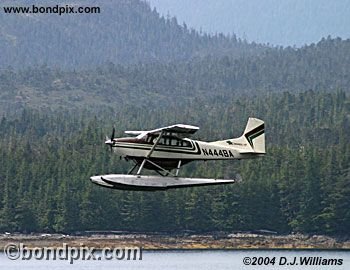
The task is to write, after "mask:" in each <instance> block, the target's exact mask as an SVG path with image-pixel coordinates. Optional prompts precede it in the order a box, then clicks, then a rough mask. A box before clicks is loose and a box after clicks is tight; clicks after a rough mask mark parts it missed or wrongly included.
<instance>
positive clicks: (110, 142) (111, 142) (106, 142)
mask: <svg viewBox="0 0 350 270" xmlns="http://www.w3.org/2000/svg"><path fill="white" fill-rule="evenodd" d="M114 136H115V127H113V131H112V136H111V138H110V139H108V137H107V136H106V141H105V144H107V145H109V147H110V149H111V152H112V147H113V143H114Z"/></svg>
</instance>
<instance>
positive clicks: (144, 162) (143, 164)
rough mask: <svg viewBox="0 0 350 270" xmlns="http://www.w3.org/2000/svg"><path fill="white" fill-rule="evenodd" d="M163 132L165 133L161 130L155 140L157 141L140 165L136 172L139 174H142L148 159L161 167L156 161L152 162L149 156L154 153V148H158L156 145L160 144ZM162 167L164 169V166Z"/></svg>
mask: <svg viewBox="0 0 350 270" xmlns="http://www.w3.org/2000/svg"><path fill="white" fill-rule="evenodd" d="M163 133H164V131H163V130H161V131H160V133H159V136H158V138H157V140H156V141H155V143H154V144H153V146H152V148H151V150H149V152H148V153H147V155H146V157H145V159H144V160H143V161H142V163H141V166H140V168H139V169H138V171H137V173H136V174H137V175H140V174H141V171H142V169H143V167H144V166H145V164H146V161H148V162H150V163H152V164H153V165H155V166H156V167H160V166H159V165H157V164H155V163H154V162H151V161H150V160H149V158H150V157H151V155H152V153H153V151H154V149H155V148H156V146H157V145H158V143H159V141H160V139H161V138H162V136H163ZM160 168H161V169H162V170H164V169H163V168H162V167H160Z"/></svg>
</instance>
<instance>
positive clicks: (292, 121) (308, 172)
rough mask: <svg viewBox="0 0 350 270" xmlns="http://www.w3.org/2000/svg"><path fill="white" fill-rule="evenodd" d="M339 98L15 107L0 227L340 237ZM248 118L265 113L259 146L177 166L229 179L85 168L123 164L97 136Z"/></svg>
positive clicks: (343, 170)
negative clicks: (117, 178) (224, 182)
mask: <svg viewBox="0 0 350 270" xmlns="http://www.w3.org/2000/svg"><path fill="white" fill-rule="evenodd" d="M349 112H350V99H349V97H347V96H346V94H345V93H344V92H341V91H336V92H334V93H317V92H314V91H307V92H302V93H299V94H292V93H288V92H286V93H284V94H268V95H264V96H261V97H259V98H255V99H252V98H250V97H241V98H239V99H235V98H233V99H220V98H214V99H212V101H211V103H210V104H208V103H207V102H206V101H203V100H197V101H196V102H195V103H194V104H193V106H191V107H188V106H186V105H181V104H176V105H169V106H168V107H167V108H144V109H142V108H140V109H137V108H134V107H133V106H128V105H123V104H120V106H119V107H116V108H115V110H114V111H112V110H109V109H106V110H105V112H101V113H100V114H99V115H98V116H97V117H91V116H89V115H90V114H91V113H90V112H88V108H87V112H85V113H84V112H82V113H81V114H80V115H77V114H76V115H75V116H72V115H70V114H67V113H64V112H57V111H56V112H54V113H52V114H47V113H46V114H43V113H40V112H35V111H32V110H24V111H23V112H22V113H21V114H20V115H18V116H7V117H3V118H2V120H1V122H0V164H1V166H0V182H1V187H2V188H1V189H0V225H1V228H0V231H4V230H6V231H26V232H31V231H48V232H54V231H56V232H70V231H77V230H91V229H94V230H108V229H111V230H112V229H113V230H132V231H181V230H193V231H196V232H204V231H217V230H223V231H230V232H231V231H236V230H254V229H269V230H275V231H278V232H280V233H287V232H291V231H294V232H295V231H298V232H304V233H324V234H336V235H348V233H349V227H350V200H349V197H350V186H349V183H350V182H349V180H350V179H349V177H350V171H349V169H350V168H349V165H350V144H349V140H350V121H349ZM249 116H255V117H259V118H262V119H264V120H265V121H266V132H267V133H266V138H267V153H268V154H267V155H266V157H263V158H260V159H257V160H253V161H249V160H242V161H234V162H207V163H198V164H195V163H193V164H189V165H186V166H185V167H184V171H182V173H183V175H187V176H203V177H225V178H229V177H232V176H234V175H235V174H236V173H237V172H239V173H240V174H241V175H242V177H243V182H242V183H240V184H235V185H232V186H217V187H200V188H187V189H182V190H172V191H166V192H163V191H160V192H128V191H118V190H109V189H105V188H102V187H99V186H95V185H93V184H92V183H91V182H90V181H89V177H90V176H91V175H96V174H104V173H118V172H119V173H122V172H126V170H127V167H128V165H130V164H127V163H126V162H125V161H120V160H119V159H117V158H116V157H115V156H114V155H111V154H110V152H109V151H108V148H107V147H106V146H105V145H104V144H103V141H104V136H105V135H106V134H109V133H110V132H111V126H112V124H115V125H116V127H117V129H118V131H119V134H118V135H122V134H121V132H122V131H123V130H125V129H134V128H135V129H142V128H144V127H147V128H152V127H158V126H160V125H164V124H170V123H175V122H185V123H191V124H196V125H199V126H200V127H201V130H200V131H199V132H198V136H199V137H200V138H201V139H207V140H216V139H221V138H230V137H233V136H238V135H239V134H240V133H241V132H242V130H243V128H244V125H245V122H246V120H247V118H248V117H249Z"/></svg>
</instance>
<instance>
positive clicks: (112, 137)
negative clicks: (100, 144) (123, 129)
mask: <svg viewBox="0 0 350 270" xmlns="http://www.w3.org/2000/svg"><path fill="white" fill-rule="evenodd" d="M114 134H115V127H113V131H112V136H111V141H113V140H114Z"/></svg>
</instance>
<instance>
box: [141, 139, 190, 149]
mask: <svg viewBox="0 0 350 270" xmlns="http://www.w3.org/2000/svg"><path fill="white" fill-rule="evenodd" d="M157 138H158V136H148V137H147V139H146V142H147V143H152V144H154V143H155V142H156V141H157ZM158 144H159V145H167V146H175V147H190V146H191V144H190V142H188V141H186V140H183V139H180V138H178V137H174V136H163V137H162V138H161V139H160V141H159V142H158Z"/></svg>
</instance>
